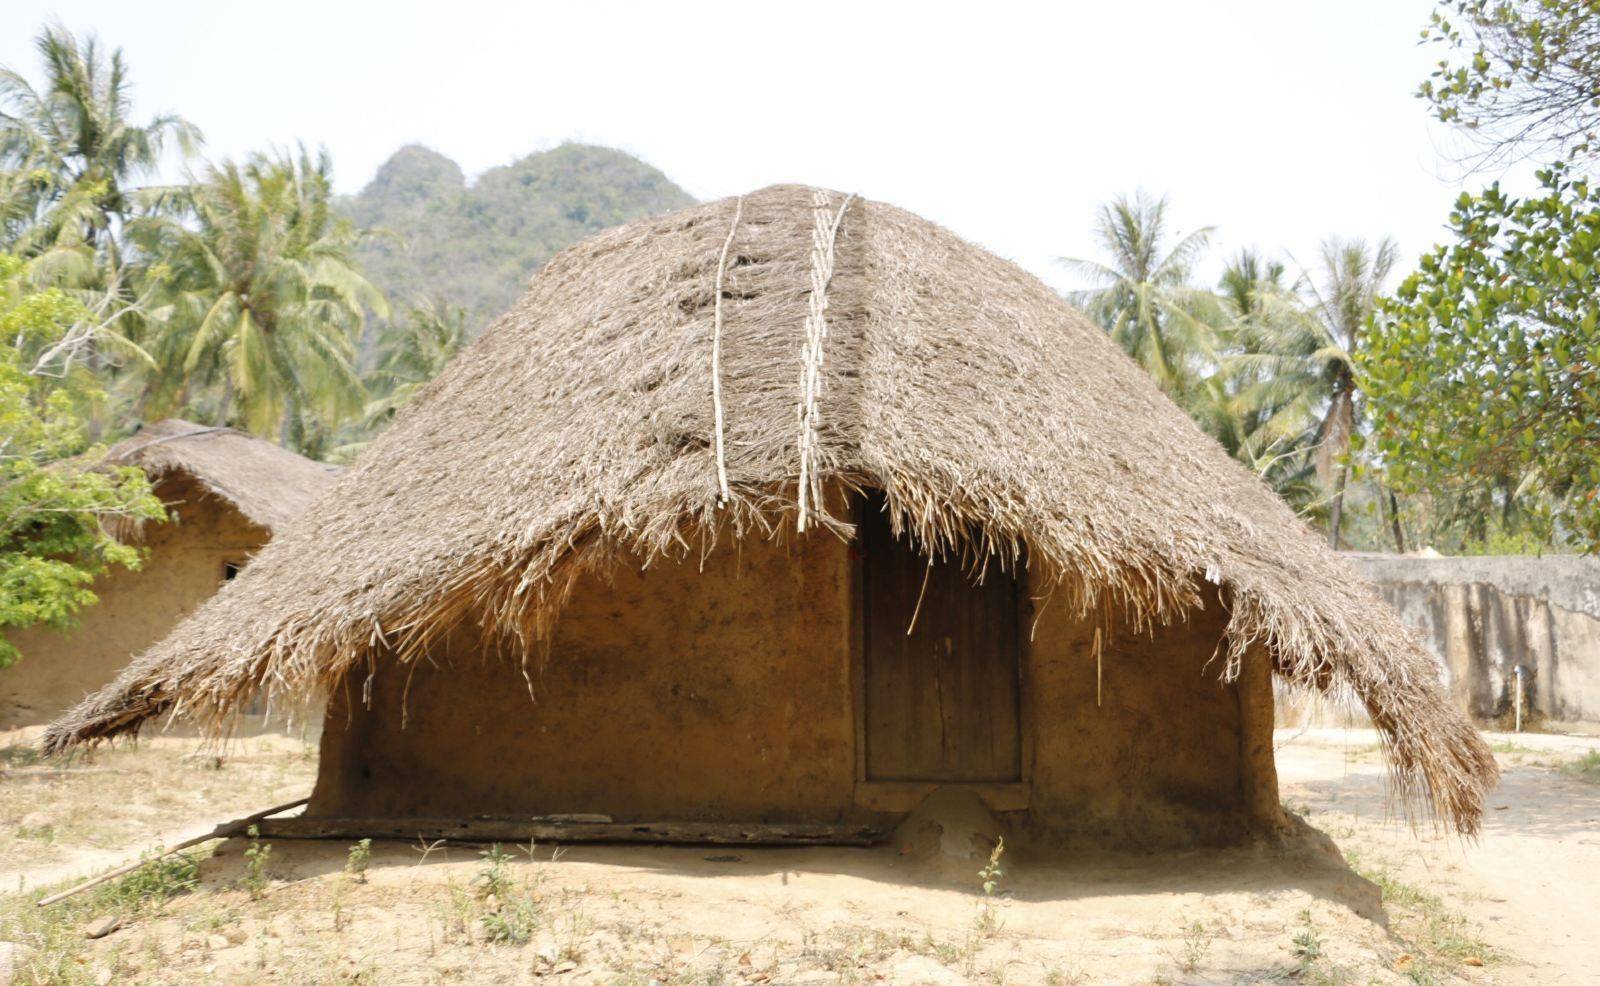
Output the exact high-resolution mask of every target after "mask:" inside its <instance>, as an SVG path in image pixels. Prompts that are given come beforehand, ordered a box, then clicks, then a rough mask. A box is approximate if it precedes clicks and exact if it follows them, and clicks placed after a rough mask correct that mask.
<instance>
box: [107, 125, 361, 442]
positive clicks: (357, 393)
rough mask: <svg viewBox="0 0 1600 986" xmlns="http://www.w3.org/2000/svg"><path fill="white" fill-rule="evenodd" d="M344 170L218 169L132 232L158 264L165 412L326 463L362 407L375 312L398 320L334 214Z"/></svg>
mask: <svg viewBox="0 0 1600 986" xmlns="http://www.w3.org/2000/svg"><path fill="white" fill-rule="evenodd" d="M330 170H331V165H330V162H329V159H328V156H327V153H326V152H322V153H320V154H319V155H317V156H315V157H312V156H310V155H309V154H308V153H307V152H306V151H305V150H304V149H303V148H302V149H301V150H300V152H299V153H298V154H297V155H294V156H288V155H278V156H270V157H269V156H265V155H256V156H254V157H252V158H250V159H249V160H248V161H247V162H246V163H244V164H243V165H240V164H237V163H233V162H227V163H224V164H221V165H217V166H213V167H211V168H210V169H209V170H208V172H207V173H206V175H205V177H204V179H203V180H201V181H199V182H198V183H196V184H195V185H193V186H191V187H190V188H189V189H188V190H187V191H186V192H184V193H183V196H182V200H181V206H182V208H181V210H180V212H179V214H178V215H177V216H175V217H156V218H149V219H142V220H139V221H137V222H135V223H133V224H132V225H131V226H130V232H131V234H132V235H133V237H134V239H135V241H136V242H137V243H138V244H139V245H140V247H141V249H142V251H143V254H144V255H145V256H147V257H149V258H152V262H151V263H150V265H149V266H148V268H147V269H146V271H145V276H146V277H147V278H148V279H149V281H150V282H151V283H152V284H153V285H154V288H155V302H154V306H153V308H152V318H153V320H154V323H155V325H154V336H155V338H154V341H153V343H152V347H151V349H152V355H153V356H154V357H155V359H156V361H157V363H158V364H159V365H160V366H161V367H162V368H163V369H162V372H160V373H158V374H156V375H154V377H153V378H152V379H151V381H150V384H149V387H148V389H147V392H146V402H147V405H148V406H149V407H150V408H152V409H154V410H157V411H165V410H170V409H173V408H175V407H180V406H189V407H200V408H208V409H209V414H208V415H207V416H209V417H210V418H211V419H212V420H214V421H216V422H218V423H235V422H237V423H240V424H242V425H243V426H244V427H245V428H246V429H247V430H249V431H251V432H252V433H254V434H258V435H267V436H273V435H276V437H277V439H278V441H279V442H280V443H282V444H283V445H285V446H287V447H290V448H296V449H299V450H300V451H302V452H306V453H308V454H312V455H315V454H317V453H318V452H320V451H321V447H322V445H323V444H324V443H325V442H326V440H327V437H328V436H329V435H330V434H331V432H332V430H333V429H334V428H335V427H337V425H338V424H339V423H340V422H341V421H343V420H345V419H347V418H349V417H351V416H353V415H355V414H358V413H360V412H361V410H362V407H363V402H364V396H365V395H364V391H363V388H362V385H361V381H360V379H359V376H358V374H357V372H356V371H355V369H354V366H353V361H354V354H355V340H356V339H357V336H358V334H359V332H360V330H361V327H362V325H363V324H364V320H365V313H366V312H367V311H368V310H371V311H374V312H377V313H379V314H380V315H385V316H386V315H387V313H388V307H387V304H386V303H385V301H384V298H383V296H382V294H380V293H379V292H378V291H377V290H376V289H375V288H374V287H373V286H372V285H371V284H370V283H368V281H367V280H366V278H365V277H363V276H362V274H361V272H360V271H359V270H358V269H357V268H356V265H355V263H354V261H353V260H352V251H353V250H354V248H355V246H356V244H357V243H358V242H359V241H360V239H361V234H360V233H359V232H358V231H357V230H356V229H355V228H354V227H353V226H352V225H351V224H350V223H349V222H348V221H346V220H343V219H341V218H339V217H338V216H337V215H336V214H334V213H333V211H332V210H331V209H330V196H331V190H332V181H331V178H330Z"/></svg>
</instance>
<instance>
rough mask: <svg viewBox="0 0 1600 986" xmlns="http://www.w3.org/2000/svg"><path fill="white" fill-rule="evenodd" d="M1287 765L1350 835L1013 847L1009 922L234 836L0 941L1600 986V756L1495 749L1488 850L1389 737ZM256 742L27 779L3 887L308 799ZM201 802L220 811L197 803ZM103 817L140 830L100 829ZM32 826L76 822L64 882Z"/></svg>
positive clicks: (674, 974) (595, 975)
mask: <svg viewBox="0 0 1600 986" xmlns="http://www.w3.org/2000/svg"><path fill="white" fill-rule="evenodd" d="M1279 741H1280V744H1281V745H1280V749H1279V754H1278V761H1279V770H1280V773H1281V776H1282V788H1283V794H1284V800H1285V802H1286V803H1287V804H1289V805H1290V807H1291V808H1293V809H1294V810H1295V811H1296V812H1298V813H1300V814H1301V815H1302V816H1304V817H1305V818H1306V819H1307V821H1308V822H1309V823H1310V825H1311V826H1314V827H1315V829H1317V830H1320V833H1325V835H1322V834H1319V833H1317V832H1310V833H1309V834H1307V835H1306V837H1304V838H1303V839H1301V840H1298V841H1297V843H1296V844H1295V845H1293V846H1291V847H1289V848H1273V849H1266V848H1255V849H1241V850H1230V851H1225V852H1219V851H1208V852H1190V853H1161V854H1134V853H1124V854H1105V853H1071V854H1063V853H1060V852H1055V853H1042V852H1029V851H1027V850H1026V849H1025V848H1021V847H1018V846H1016V845H1015V844H1013V846H1012V847H1011V848H1010V849H1009V850H1008V851H1007V852H1006V853H1005V854H1003V856H1002V858H1001V868H1002V869H1003V870H1004V873H1003V875H1002V876H1001V877H1000V878H999V880H998V881H997V888H996V889H997V892H996V893H995V894H994V895H993V896H989V897H986V896H985V895H984V894H983V893H982V892H981V890H980V886H979V885H980V882H981V881H980V880H979V878H978V876H977V873H976V870H977V869H978V867H979V866H981V865H982V862H983V860H962V861H951V860H948V859H943V860H940V861H934V860H929V859H925V858H922V857H921V856H919V855H918V854H915V853H912V854H902V853H900V852H898V851H897V850H895V849H894V848H893V847H880V848H876V849H870V850H845V849H804V850H748V849H739V850H737V851H726V850H717V849H706V848H665V847H596V846H573V847H565V848H560V849H557V848H556V847H550V846H538V847H534V848H533V850H532V852H531V853H530V852H528V851H526V850H525V848H518V847H506V848H505V852H506V853H507V857H506V859H505V861H503V862H500V863H495V862H494V861H492V860H485V859H484V858H482V856H481V855H480V853H481V849H482V847H460V846H452V847H439V848H435V849H432V850H427V847H423V846H421V845H406V844H401V843H380V844H379V845H377V846H375V847H373V855H372V859H371V862H370V865H369V867H368V870H367V873H366V874H365V877H366V879H365V880H362V879H358V878H357V877H355V876H352V875H349V874H348V873H346V872H345V871H346V868H347V854H348V850H349V847H347V846H344V845H339V844H332V843H290V842H280V843H279V844H276V845H273V846H271V847H270V852H269V853H268V855H267V859H266V862H265V865H264V866H263V867H262V869H263V870H264V873H265V877H264V879H263V880H260V881H256V882H255V883H254V889H255V890H256V891H260V892H261V893H260V894H259V897H258V896H257V894H256V893H253V892H252V881H251V879H250V867H249V864H248V862H247V859H246V856H247V851H248V850H249V849H250V848H251V847H250V846H249V844H248V841H247V840H238V839H236V840H232V841H230V842H228V843H225V844H221V845H220V847H219V848H218V849H217V851H216V854H215V855H212V856H209V857H208V858H206V859H204V861H203V862H202V863H201V866H200V870H199V884H198V886H197V887H196V888H195V889H194V890H193V891H192V892H187V893H182V894H180V895H178V896H176V897H174V898H172V899H171V900H170V901H167V902H166V903H165V904H164V905H160V906H150V907H146V908H143V909H140V910H138V911H132V912H127V913H126V914H125V916H124V923H123V927H122V928H121V929H120V930H118V931H116V932H114V933H112V934H111V935H109V936H107V937H106V938H103V939H101V940H98V941H92V942H90V941H85V940H84V939H83V937H82V934H81V927H82V926H83V925H84V924H86V923H87V922H90V921H92V920H93V919H95V918H97V917H101V916H104V914H103V913H102V912H108V909H109V908H111V905H110V904H108V903H106V902H105V901H103V900H95V899H94V898H92V897H91V896H90V895H85V898H84V899H83V900H82V901H81V902H79V903H75V904H73V905H71V906H69V907H67V908H66V909H64V910H56V911H53V912H51V913H50V914H49V915H44V914H41V912H39V910H38V909H37V908H33V907H32V905H31V904H29V903H28V902H27V901H26V900H24V899H22V898H19V897H17V896H16V895H11V897H10V898H9V900H0V942H3V941H15V942H19V943H21V944H22V945H24V946H25V947H26V948H27V949H28V951H27V953H26V961H25V962H24V963H23V965H22V968H21V977H20V978H19V980H18V981H19V982H31V981H43V982H102V981H103V982H124V981H126V982H170V983H188V982H223V983H247V982H248V983H253V982H263V981H267V982H289V983H332V982H364V983H391V982H393V983H433V982H532V981H535V980H543V979H545V978H550V977H559V978H558V979H557V981H562V982H605V983H640V984H644V983H650V982H659V983H664V984H665V983H700V982H760V983H781V982H897V983H898V982H907V983H918V982H927V983H956V982H1008V983H1036V982H1037V983H1074V982H1096V983H1099V982H1110V983H1157V982H1168V983H1177V982H1205V983H1211V982H1215V983H1235V982H1307V983H1352V984H1357V983H1369V982H1458V981H1463V982H1475V983H1477V982H1483V983H1488V982H1493V983H1525V982H1532V983H1591V982H1595V981H1597V980H1600V892H1597V890H1596V880H1595V874H1597V873H1600V784H1595V783H1592V782H1588V781H1584V780H1580V779H1577V778H1576V777H1575V776H1572V775H1569V774H1566V773H1563V772H1562V771H1561V770H1559V769H1558V768H1559V766H1560V765H1561V764H1562V763H1567V762H1570V761H1572V760H1574V759H1576V758H1577V757H1580V756H1582V755H1583V754H1584V753H1586V752H1587V751H1590V750H1595V749H1600V740H1597V739H1593V738H1588V739H1585V738H1574V737H1561V736H1534V735H1528V734H1524V735H1519V736H1515V737H1506V736H1500V735H1495V736H1492V737H1491V742H1493V743H1494V744H1495V745H1496V747H1497V750H1498V751H1501V752H1500V759H1501V762H1502V766H1503V767H1504V769H1505V771H1506V776H1505V780H1504V782H1503V784H1502V787H1501V788H1500V790H1499V792H1498V793H1497V794H1496V796H1495V797H1494V800H1493V802H1492V805H1493V808H1494V810H1492V811H1491V812H1490V813H1489V817H1488V818H1487V819H1486V824H1485V833H1484V836H1483V838H1482V840H1480V841H1479V842H1478V843H1476V844H1470V845H1464V844H1462V843H1461V842H1460V841H1459V840H1455V839H1449V838H1444V837H1439V836H1435V835H1433V834H1432V833H1429V832H1426V831H1424V832H1421V833H1417V834H1413V833H1412V831H1411V830H1410V829H1409V828H1407V827H1406V826H1405V825H1404V823H1403V822H1399V821H1394V820H1390V819H1387V818H1386V812H1385V804H1384V778H1383V768H1382V763H1381V760H1380V759H1379V752H1378V749H1377V745H1376V737H1375V736H1374V735H1373V734H1371V733H1370V732H1366V731H1361V730H1316V731H1307V732H1305V733H1298V734H1296V733H1292V732H1283V733H1280V736H1279ZM249 743H252V744H254V746H249V745H247V746H244V747H242V748H240V749H239V750H238V751H236V756H237V757H238V759H237V761H235V760H233V759H229V760H225V761H224V764H223V765H222V766H221V767H220V768H217V767H216V766H215V765H214V764H208V763H206V762H205V761H203V760H199V759H187V760H186V759H183V753H184V752H186V751H188V750H190V749H192V747H193V744H192V742H190V741H181V740H157V741H154V742H153V743H147V744H146V745H144V746H143V747H141V748H140V749H139V750H137V751H119V752H117V753H114V754H110V755H102V756H101V758H100V759H99V760H98V761H97V763H96V764H94V765H81V766H85V767H87V766H95V767H96V768H99V769H110V770H112V771H113V772H112V773H110V774H68V775H63V776H61V777H57V778H41V779H37V780H31V781H27V782H25V783H23V784H20V785H19V784H17V783H15V782H14V781H5V782H0V799H4V800H0V874H3V875H0V880H3V883H0V886H7V887H15V886H16V885H17V883H18V880H19V878H26V879H27V882H28V885H30V886H32V885H34V884H35V882H36V881H38V880H41V879H45V878H52V879H53V878H59V877H62V876H64V875H65V871H66V869H68V868H71V867H72V866H74V865H79V866H82V867H84V868H88V869H93V868H95V867H98V866H103V865H104V864H105V862H106V859H107V856H106V854H108V853H111V852H113V851H114V848H115V847H113V846H111V845H109V844H108V843H109V842H112V841H115V839H114V837H113V836H112V835H111V834H109V833H111V832H121V833H122V834H123V836H125V839H126V841H125V843H124V845H125V847H126V850H127V851H128V853H129V854H132V853H134V852H137V851H138V850H139V849H140V848H142V847H144V846H146V845H148V844H150V842H152V841H155V840H156V837H157V836H161V835H169V834H171V833H174V832H176V830H177V829H179V828H182V827H184V825H183V824H182V823H183V822H184V821H185V819H184V818H182V817H180V816H182V814H183V812H184V811H188V812H189V816H188V817H187V823H188V825H187V827H188V828H190V829H192V830H204V829H206V828H209V826H210V825H211V824H212V823H214V822H216V821H220V820H223V819H226V818H229V817H233V816H235V815H239V814H244V813H246V812H247V811H248V810H250V809H253V808H257V807H261V806H263V805H265V804H268V803H273V802H276V801H279V800H287V799H288V798H290V797H293V796H294V795H295V794H296V793H299V792H303V791H304V790H305V789H307V788H308V787H309V783H310V779H311V776H312V773H313V770H314V762H313V761H312V760H311V759H310V758H309V757H306V756H304V751H303V748H301V747H300V746H299V745H298V744H296V743H294V742H292V741H285V740H276V739H262V740H255V741H249ZM12 759H13V762H15V760H16V759H21V758H20V757H18V756H13V758H12ZM34 766H35V765H29V764H20V765H18V766H16V767H15V768H14V771H22V770H28V769H33V768H34ZM217 775H220V776H221V777H222V778H226V781H224V780H219V779H218V777H217ZM208 783H209V784H212V785H215V786H213V787H205V785H206V784H208ZM256 785H261V786H259V787H257V786H256ZM195 790H204V791H207V792H209V796H210V797H212V798H213V799H214V800H213V801H211V802H206V803H205V804H204V805H190V803H189V802H187V801H185V800H184V798H183V797H178V795H177V793H176V792H193V791H195ZM108 791H109V792H110V793H111V796H110V797H104V796H103V795H105V793H106V792H108ZM19 792H20V793H19ZM96 792H99V793H100V794H101V795H102V796H101V797H97V796H96ZM186 796H187V795H185V797H186ZM173 798H176V801H175V802H174V803H171V804H168V803H167V801H166V799H173ZM85 802H88V803H90V804H95V803H98V804H99V805H100V809H99V811H98V813H97V814H98V815H100V816H109V819H111V820H114V821H113V822H111V823H109V824H108V823H107V822H106V821H105V820H101V821H95V822H91V821H88V820H84V819H81V818H79V816H80V815H81V814H82V811H83V805H84V803H85ZM141 804H156V805H158V807H156V808H155V809H154V810H152V811H149V812H140V811H136V810H131V809H133V808H135V807H137V806H139V805H141ZM19 808H26V809H27V811H26V812H24V814H31V815H34V816H35V818H34V821H35V822H37V821H39V820H40V818H41V817H52V818H54V817H59V818H62V819H64V820H65V821H63V822H62V823H60V824H58V825H56V826H55V828H54V832H55V834H54V836H53V837H52V838H51V839H50V840H49V841H48V842H47V843H46V844H43V845H40V846H39V847H38V854H37V858H36V857H35V855H34V854H33V853H30V852H29V847H30V846H31V845H33V844H34V843H36V842H38V840H37V839H34V838H31V837H30V836H29V835H28V834H27V833H21V832H19V825H18V816H17V814H16V812H17V810H18V809H19ZM92 814H95V813H91V815H92ZM73 819H78V820H77V821H74V820H73ZM124 819H131V820H132V821H129V822H127V823H126V827H125V826H124V823H123V822H122V820H124ZM74 840H79V841H74ZM1334 843H1337V845H1338V846H1339V849H1340V850H1342V854H1341V852H1339V851H1336V850H1334V849H1333V848H1332V845H1333V844H1334ZM425 850H426V851H425ZM1380 891H1381V895H1382V897H1383V902H1382V903H1381V904H1380V903H1379V899H1380ZM1478 963H1482V964H1481V965H1480V964H1478Z"/></svg>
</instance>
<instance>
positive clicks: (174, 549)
mask: <svg viewBox="0 0 1600 986" xmlns="http://www.w3.org/2000/svg"><path fill="white" fill-rule="evenodd" d="M156 495H157V496H159V497H160V498H161V500H162V502H164V503H166V504H168V505H169V508H170V512H171V513H174V514H175V515H176V516H175V518H174V519H172V520H169V521H168V522H167V523H164V524H149V525H147V526H146V527H145V539H144V544H145V547H147V548H148V549H149V553H148V555H147V556H146V560H145V563H144V566H143V567H142V568H140V569H139V570H138V571H128V570H127V569H123V568H115V569H113V570H111V571H110V572H107V573H106V574H105V575H104V576H102V577H101V578H100V579H99V580H97V581H96V582H95V584H94V592H95V594H96V595H97V596H99V598H100V601H99V602H98V603H96V604H95V605H93V606H90V607H88V608H87V609H84V610H82V611H81V612H80V613H79V614H78V616H77V622H76V626H74V627H73V628H72V629H70V630H67V631H65V632H62V631H57V630H52V629H49V628H46V627H29V628H26V629H22V630H13V631H11V632H9V633H7V635H6V639H8V640H9V641H10V642H11V643H13V644H15V645H16V647H17V648H18V649H19V650H20V651H21V652H22V660H21V661H20V662H18V663H17V664H15V665H12V666H11V667H9V668H5V669H0V727H5V728H10V727H17V726H29V725H36V724H40V723H45V722H49V721H50V720H51V719H53V718H55V717H56V716H57V715H58V714H60V713H61V712H63V711H65V710H66V709H67V708H69V707H70V706H72V705H73V704H74V703H76V702H78V701H79V700H80V699H82V698H83V697H84V695H86V694H88V693H89V692H92V691H94V690H95V689H97V688H99V687H100V686H102V685H104V684H105V683H106V682H108V681H110V680H111V679H112V678H114V677H115V676H116V675H117V673H118V672H119V671H121V670H122V668H123V666H124V665H126V664H127V663H128V661H129V660H130V659H131V658H132V657H133V656H134V655H136V654H138V653H139V652H140V651H142V650H144V649H145V648H147V647H149V646H150V645H151V644H154V643H155V642H156V641H157V640H160V639H161V638H162V637H163V636H165V635H166V633H167V631H168V630H170V629H172V627H173V625H175V624H176V623H177V622H178V621H179V620H180V619H182V618H183V617H184V616H186V615H187V614H188V613H189V612H190V611H192V610H193V609H194V608H195V607H196V606H198V605H200V604H201V603H202V602H204V601H205V600H207V599H209V598H210V597H211V596H212V594H213V593H215V592H216V591H217V589H218V588H219V587H220V586H221V584H222V567H223V564H224V563H225V562H243V561H246V560H248V559H249V557H250V556H251V555H252V554H253V553H254V552H255V551H256V550H257V549H259V548H260V547H261V546H262V545H263V544H265V543H266V541H267V538H268V532H267V531H266V530H264V529H263V528H261V527H258V526H256V525H254V524H252V523H250V522H249V521H247V520H246V519H245V518H244V516H243V515H241V514H240V513H239V512H238V511H237V510H235V509H234V508H233V507H232V506H231V505H230V504H228V503H227V502H225V501H223V500H219V499H217V498H216V497H214V496H211V495H209V494H207V493H206V492H204V491H203V490H202V489H200V488H199V487H198V486H196V485H195V484H194V483H193V482H192V481H191V480H189V479H187V478H174V479H172V480H169V481H166V482H163V483H161V484H159V485H158V486H157V488H156Z"/></svg>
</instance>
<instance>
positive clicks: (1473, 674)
mask: <svg viewBox="0 0 1600 986" xmlns="http://www.w3.org/2000/svg"><path fill="white" fill-rule="evenodd" d="M1349 559H1350V561H1351V563H1352V564H1353V565H1355V567H1356V569H1357V570H1358V571H1360V572H1361V574H1363V575H1364V576H1366V577H1367V578H1368V579H1370V580H1372V581H1373V582H1374V583H1375V584H1376V585H1377V586H1378V589H1379V591H1380V592H1381V593H1382V594H1383V596H1384V598H1386V599H1387V600H1388V601H1389V603H1390V604H1391V605H1392V606H1394V607H1395V609H1396V610H1397V611H1398V612H1399V613H1400V618H1401V619H1402V620H1404V621H1405V623H1406V625H1407V626H1409V627H1411V628H1412V629H1413V630H1415V631H1417V633H1418V634H1420V635H1421V636H1422V638H1423V639H1424V641H1425V642H1426V643H1427V645H1428V646H1429V648H1430V649H1431V650H1432V651H1433V652H1434V654H1435V655H1437V656H1438V658H1439V662H1440V666H1441V667H1442V668H1443V669H1444V674H1445V679H1446V682H1447V684H1448V687H1449V689H1450V694H1451V696H1452V697H1453V699H1454V700H1455V702H1456V704H1457V706H1458V707H1459V708H1461V709H1462V710H1463V711H1465V712H1467V713H1468V714H1470V715H1472V716H1473V717H1475V718H1477V719H1480V720H1497V719H1500V718H1502V717H1504V716H1505V715H1506V714H1507V713H1508V711H1509V710H1510V708H1511V703H1512V695H1513V691H1512V689H1513V680H1514V679H1513V668H1515V667H1516V666H1518V665H1521V666H1522V667H1523V669H1524V673H1525V674H1527V675H1528V676H1529V677H1528V679H1527V686H1526V691H1525V693H1524V697H1523V700H1524V702H1526V703H1528V706H1529V707H1531V710H1532V713H1533V715H1534V716H1535V717H1545V718H1549V719H1554V720H1561V721H1578V720H1584V721H1590V722H1600V559H1594V558H1578V557H1572V556H1559V557H1545V558H1529V557H1500V556H1485V557H1470V558H1428V557H1417V556H1409V555H1406V556H1396V555H1366V554H1352V555H1350V556H1349Z"/></svg>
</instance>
